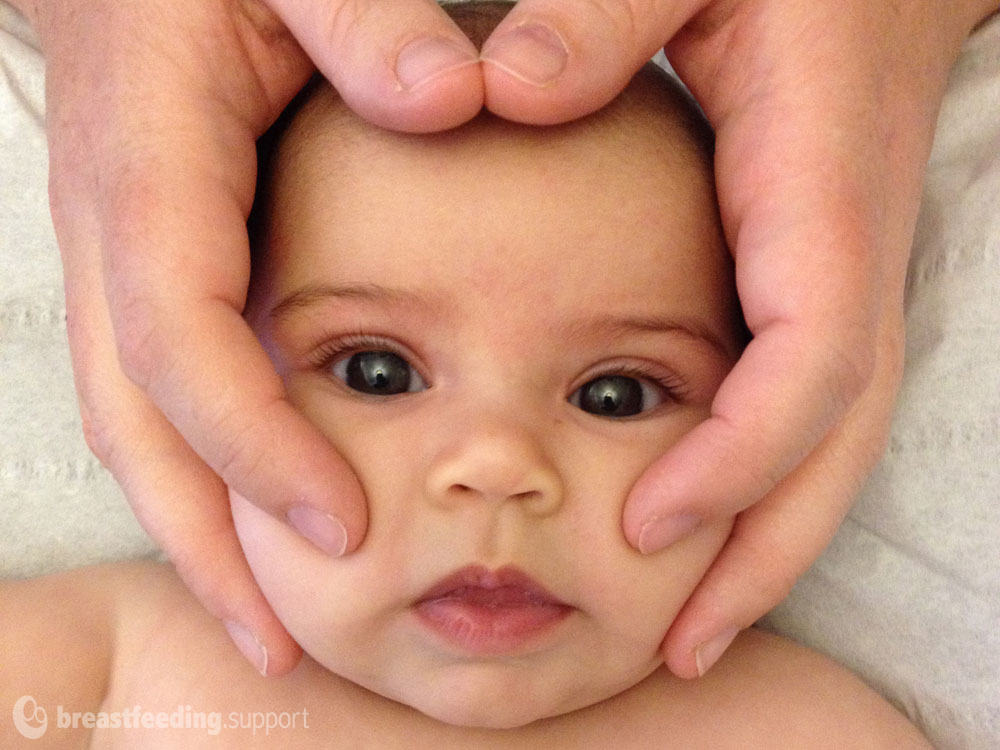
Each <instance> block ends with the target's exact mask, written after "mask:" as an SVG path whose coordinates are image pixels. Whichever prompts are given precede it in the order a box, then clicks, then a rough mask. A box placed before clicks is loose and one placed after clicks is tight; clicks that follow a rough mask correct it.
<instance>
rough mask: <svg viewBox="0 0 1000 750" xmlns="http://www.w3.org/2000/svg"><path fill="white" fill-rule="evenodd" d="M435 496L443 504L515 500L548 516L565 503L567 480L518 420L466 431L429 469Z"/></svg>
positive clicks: (430, 492) (429, 486) (430, 487)
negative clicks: (516, 423)
mask: <svg viewBox="0 0 1000 750" xmlns="http://www.w3.org/2000/svg"><path fill="white" fill-rule="evenodd" d="M427 492H428V496H429V497H430V498H431V501H432V502H433V503H435V504H436V505H439V506H442V507H449V506H454V505H455V504H458V503H463V502H467V501H492V502H494V503H496V502H506V501H514V502H518V503H520V504H521V506H522V507H523V508H524V509H525V510H526V511H528V512H531V513H533V514H535V515H540V516H546V515H550V514H552V513H554V512H555V511H556V510H558V508H559V506H560V505H561V504H562V496H563V487H562V480H561V478H560V475H559V472H558V470H557V469H556V467H555V466H554V465H553V464H552V462H551V461H550V460H549V458H548V456H547V455H546V453H545V451H544V449H543V447H542V444H541V443H540V442H539V441H538V440H537V439H535V438H534V436H532V435H531V434H529V432H528V431H527V430H523V429H519V428H518V427H516V426H512V425H511V426H506V427H496V426H494V427H479V428H476V427H473V428H471V430H469V431H463V433H462V434H459V435H457V436H456V439H455V440H454V441H453V442H451V443H450V445H449V446H448V447H447V448H445V449H444V450H443V451H442V452H441V454H440V455H439V456H438V457H437V458H436V460H435V461H434V462H433V464H432V466H431V468H430V470H429V471H428V474H427Z"/></svg>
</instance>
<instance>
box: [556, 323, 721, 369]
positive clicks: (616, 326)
mask: <svg viewBox="0 0 1000 750" xmlns="http://www.w3.org/2000/svg"><path fill="white" fill-rule="evenodd" d="M636 333H669V334H674V335H680V336H683V337H684V338H686V339H689V340H690V341H692V342H694V343H696V344H701V345H707V346H708V347H709V348H711V349H712V350H713V351H714V352H715V353H716V354H719V355H722V356H723V357H724V358H726V359H727V360H729V359H733V358H734V357H735V356H736V352H734V351H733V349H732V347H730V346H726V343H725V342H724V341H723V339H722V337H720V336H719V335H718V334H716V333H715V332H714V331H712V330H711V329H710V328H708V326H706V325H704V324H703V323H701V322H700V321H698V320H691V319H679V318H670V317H661V316H642V315H623V316H614V315H608V316H602V317H599V318H592V319H588V320H584V321H577V322H576V323H574V324H572V325H570V326H568V327H567V330H566V332H565V335H566V337H567V338H568V339H570V340H572V339H591V338H593V337H599V338H606V339H616V338H619V337H621V336H624V335H628V334H636Z"/></svg>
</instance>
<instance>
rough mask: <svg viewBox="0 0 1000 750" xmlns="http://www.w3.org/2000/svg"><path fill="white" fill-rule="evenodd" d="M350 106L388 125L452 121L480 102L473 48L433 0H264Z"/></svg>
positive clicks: (422, 127) (425, 128)
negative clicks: (331, 0)
mask: <svg viewBox="0 0 1000 750" xmlns="http://www.w3.org/2000/svg"><path fill="white" fill-rule="evenodd" d="M267 2H268V5H270V6H271V7H272V8H273V9H274V10H275V12H276V13H278V15H280V16H281V18H282V19H283V20H284V22H285V23H286V24H287V25H288V28H289V29H291V30H292V33H294V34H295V37H296V39H298V41H299V42H300V43H301V44H302V47H303V49H305V51H306V52H307V53H308V55H309V56H310V57H311V58H312V60H313V62H314V63H315V64H316V66H317V67H318V68H319V69H320V71H321V72H322V73H323V74H324V75H325V76H326V77H327V78H328V79H329V80H330V82H331V83H332V84H333V85H334V87H335V88H336V89H337V91H338V92H339V93H340V95H341V96H342V97H343V98H344V101H345V102H347V104H348V106H350V107H351V109H353V110H354V111H355V112H357V113H358V114H359V115H361V116H362V117H364V118H365V119H367V120H369V121H371V122H373V123H375V124H377V125H382V126H383V127H387V128H391V129H393V130H403V131H409V132H429V131H435V130H444V129H446V128H450V127H454V126H456V125H459V124H461V123H463V122H465V121H466V120H469V119H471V118H472V117H474V116H475V115H476V114H477V113H478V112H479V110H480V109H481V108H482V104H483V85H482V75H481V73H480V68H479V52H478V50H477V49H476V47H475V46H474V45H473V44H472V42H471V41H469V39H468V38H467V37H466V36H465V34H463V33H462V31H461V30H460V29H459V28H458V26H456V25H455V23H454V22H453V21H452V20H451V19H450V18H449V17H448V15H447V14H446V13H445V12H444V11H443V10H442V9H441V8H440V7H439V6H438V5H437V3H435V2H433V0H394V2H384V0H381V1H380V0H335V1H334V2H329V0H308V1H304V0H267Z"/></svg>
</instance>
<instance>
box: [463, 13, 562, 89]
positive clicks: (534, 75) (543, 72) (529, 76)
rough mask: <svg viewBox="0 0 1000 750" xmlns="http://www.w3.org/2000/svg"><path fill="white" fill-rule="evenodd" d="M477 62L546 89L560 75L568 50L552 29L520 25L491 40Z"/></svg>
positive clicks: (539, 25)
mask: <svg viewBox="0 0 1000 750" xmlns="http://www.w3.org/2000/svg"><path fill="white" fill-rule="evenodd" d="M480 59H481V60H483V62H488V63H491V64H492V65H496V66H497V67H498V68H501V69H502V70H505V71H507V72H508V73H510V74H511V75H512V76H514V77H515V78H517V79H518V80H521V81H524V82H525V83H530V84H532V85H534V86H545V85H546V84H549V83H552V81H554V80H555V79H556V78H558V77H559V74H560V73H562V72H563V69H564V68H565V67H566V61H567V60H568V59H569V49H568V48H567V47H566V43H565V42H564V41H563V40H562V38H561V37H560V36H559V35H558V34H557V33H556V32H555V31H554V30H553V29H551V28H549V27H548V26H543V25H542V24H539V23H533V24H526V25H524V26H519V27H518V28H516V29H514V30H513V31H510V32H508V33H506V34H504V35H503V36H501V37H500V38H499V39H493V38H492V37H490V39H489V40H488V41H487V43H486V45H485V46H484V47H483V53H482V55H481V56H480Z"/></svg>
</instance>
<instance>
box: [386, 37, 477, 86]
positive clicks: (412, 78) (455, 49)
mask: <svg viewBox="0 0 1000 750" xmlns="http://www.w3.org/2000/svg"><path fill="white" fill-rule="evenodd" d="M476 62H477V59H476V54H475V52H474V51H473V50H472V49H470V48H466V47H463V46H460V45H459V44H457V43H455V42H453V41H451V40H449V39H443V38H442V37H435V36H425V37H420V38H418V39H414V40H413V41H412V42H410V43H409V44H407V45H406V46H405V47H403V49H402V50H400V52H399V55H398V56H397V57H396V80H398V81H399V85H400V86H401V87H402V88H404V89H414V88H416V87H417V86H420V85H422V84H425V83H428V82H429V81H432V80H434V79H435V78H437V77H439V76H441V75H444V74H445V73H449V72H451V71H452V70H455V69H456V68H461V67H463V66H465V65H473V64H475V63H476Z"/></svg>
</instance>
